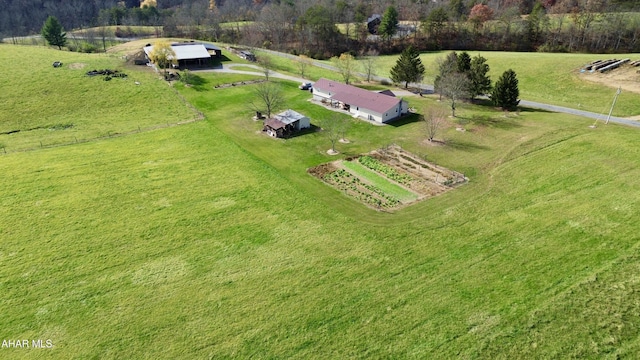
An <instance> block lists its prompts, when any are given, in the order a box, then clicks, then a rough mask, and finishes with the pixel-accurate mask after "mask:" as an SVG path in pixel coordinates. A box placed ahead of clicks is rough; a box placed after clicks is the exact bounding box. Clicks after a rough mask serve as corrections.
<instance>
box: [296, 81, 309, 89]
mask: <svg viewBox="0 0 640 360" xmlns="http://www.w3.org/2000/svg"><path fill="white" fill-rule="evenodd" d="M311 86H312V85H311V83H310V82H305V83H302V84H300V86H298V88H300V90H309V89H311Z"/></svg>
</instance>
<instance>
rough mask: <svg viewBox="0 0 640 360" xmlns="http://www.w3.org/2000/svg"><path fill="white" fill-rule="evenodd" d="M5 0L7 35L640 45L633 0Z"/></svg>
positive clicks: (333, 49) (312, 50)
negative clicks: (93, 30)
mask: <svg viewBox="0 0 640 360" xmlns="http://www.w3.org/2000/svg"><path fill="white" fill-rule="evenodd" d="M390 4H393V8H394V9H395V10H396V11H397V20H398V23H397V24H398V27H397V29H396V30H397V31H395V33H394V34H392V35H390V36H373V35H372V34H371V33H370V31H369V30H370V29H369V28H368V27H367V19H369V18H370V17H371V16H372V15H373V14H380V15H385V13H386V11H387V10H388V8H389V6H390ZM0 6H1V7H2V9H3V11H2V12H1V13H0V37H1V38H12V37H18V36H25V35H30V34H38V33H39V32H40V29H41V27H42V24H43V22H44V20H45V19H46V18H47V17H48V16H49V15H52V16H55V17H56V18H58V20H59V21H60V22H61V24H62V25H63V27H64V28H65V29H66V30H67V31H69V30H73V29H83V28H89V27H106V26H114V25H115V26H117V27H120V28H121V29H126V27H128V26H137V25H147V26H154V27H157V28H158V29H159V31H158V35H162V36H175V37H189V38H194V39H200V40H209V41H221V42H227V43H238V44H244V45H247V46H257V47H265V48H270V49H274V50H280V51H286V52H291V53H299V54H306V55H309V56H311V57H314V58H328V57H331V56H334V55H337V54H340V53H343V52H351V53H353V54H359V53H366V52H370V51H372V50H374V51H376V52H378V53H383V54H384V53H397V52H399V51H401V49H403V48H405V47H406V46H407V45H408V44H412V45H414V46H415V47H416V48H418V49H419V50H423V51H425V50H441V49H451V50H504V51H548V52H593V53H607V52H615V53H620V52H640V4H637V2H636V1H634V0H437V1H433V0H395V1H383V0H320V1H316V0H155V1H153V0H145V1H143V2H142V3H141V1H140V0H126V1H116V0H64V1H63V0H29V1H17V0H0ZM383 17H384V16H383ZM117 35H120V36H126V35H127V33H126V31H120V32H119V33H118V34H117Z"/></svg>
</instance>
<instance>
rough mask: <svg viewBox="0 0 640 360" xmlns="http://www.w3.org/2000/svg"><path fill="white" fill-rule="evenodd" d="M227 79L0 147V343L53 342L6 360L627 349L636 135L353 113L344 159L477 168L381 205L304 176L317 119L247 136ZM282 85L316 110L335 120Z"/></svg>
mask: <svg viewBox="0 0 640 360" xmlns="http://www.w3.org/2000/svg"><path fill="white" fill-rule="evenodd" d="M233 78H234V77H233V76H231V75H225V76H224V78H221V77H220V76H219V75H216V74H198V77H197V78H196V80H197V83H198V84H199V85H197V86H194V87H192V88H183V87H181V86H179V91H180V92H181V94H183V95H184V96H185V98H186V99H187V100H189V101H190V102H192V103H193V104H194V105H196V106H197V107H198V108H199V109H200V110H201V111H203V112H204V113H205V115H206V116H207V120H206V121H204V122H197V123H192V124H189V125H184V126H180V127H174V128H169V129H163V130H159V131H152V132H146V133H140V134H132V135H129V136H125V137H119V138H111V139H106V140H103V141H98V142H92V143H82V144H77V145H71V146H64V147H57V148H51V149H42V150H37V151H30V152H23V153H9V154H7V155H0V172H2V174H4V176H5V179H7V180H8V181H5V182H4V186H3V187H2V188H1V189H0V302H1V303H2V304H3V316H2V317H0V329H2V334H3V335H2V337H3V338H6V339H51V340H52V341H53V343H54V348H53V349H42V350H39V349H0V356H1V357H2V358H15V359H28V358H29V359H30V358H33V357H34V356H37V357H38V358H43V359H69V358H78V359H85V358H101V359H121V358H141V359H158V358H171V359H173V358H184V359H192V358H248V357H255V358H321V359H326V358H367V359H368V358H430V357H437V358H486V359H496V358H505V359H506V358H509V359H511V358H532V357H534V358H567V357H580V358H584V357H587V358H602V357H615V356H620V357H622V358H624V357H627V358H632V357H633V356H634V354H635V353H636V352H637V350H638V349H639V348H640V342H639V341H638V328H639V326H638V325H640V315H639V314H640V309H639V308H638V304H640V295H638V294H640V292H639V291H637V290H639V289H638V287H639V285H638V282H637V281H636V278H637V275H636V274H637V272H638V266H637V258H638V256H640V254H639V253H638V243H639V240H640V236H639V235H638V234H640V226H639V225H638V224H637V222H636V221H635V217H636V214H637V211H636V209H637V208H638V206H640V188H639V185H638V182H637V181H636V179H637V178H638V177H639V176H640V169H639V168H638V166H637V159H638V156H639V155H640V150H638V147H637V130H635V129H631V128H626V127H621V126H616V125H611V126H606V127H605V126H600V127H598V128H596V129H589V128H588V127H587V125H589V124H591V121H589V120H583V119H579V118H574V117H569V116H564V115H556V114H550V113H544V112H522V113H521V114H520V115H518V116H515V115H513V116H510V117H504V115H503V114H502V113H500V112H494V111H492V110H489V109H477V108H473V107H470V106H462V107H461V108H460V109H459V113H460V116H461V119H460V120H459V123H458V124H457V125H462V126H465V127H466V128H467V131H466V132H464V133H462V132H459V131H456V130H455V129H454V128H453V127H451V128H449V129H447V130H446V131H445V132H444V133H443V137H444V138H446V139H447V144H448V145H447V146H432V145H428V144H426V143H424V142H423V141H422V140H423V139H424V136H423V135H422V131H423V130H422V124H421V123H419V122H415V121H412V118H407V119H405V121H404V122H400V123H397V124H396V126H385V127H376V126H371V125H369V124H365V123H362V122H354V123H353V124H352V128H351V130H350V132H349V136H348V137H349V138H350V140H352V143H351V144H339V145H338V150H340V151H341V152H342V155H341V156H343V157H344V156H347V155H349V154H357V153H361V152H364V151H369V150H371V149H374V148H377V147H380V146H384V145H385V144H389V143H390V142H397V143H399V144H401V145H402V146H403V147H405V148H407V149H408V150H410V151H412V152H414V153H418V154H422V155H423V156H426V157H427V158H428V159H429V160H432V161H435V162H437V163H439V164H441V165H443V166H446V167H449V168H453V169H456V170H459V171H463V172H465V173H466V174H467V175H468V176H469V177H470V178H471V181H470V183H469V184H467V185H465V186H463V187H460V188H459V189H456V190H454V191H451V192H448V193H446V194H444V195H442V196H439V197H435V198H432V199H430V200H428V201H424V202H421V203H418V204H416V205H412V206H409V207H407V208H405V209H403V210H401V211H398V212H397V213H380V212H376V211H374V210H371V209H368V208H366V207H365V206H363V205H362V204H359V203H357V202H356V201H354V200H351V199H349V198H347V197H346V196H344V195H342V194H341V193H339V192H338V191H336V190H334V189H332V188H331V187H329V186H326V185H324V184H323V183H321V182H320V181H319V180H317V179H315V178H313V177H312V176H310V175H308V174H306V168H307V167H309V166H313V165H317V164H320V163H323V162H326V161H329V160H334V159H336V158H335V157H329V156H327V155H326V153H325V151H324V150H326V149H327V148H329V146H330V143H329V142H328V140H326V138H324V137H323V134H322V133H321V132H317V133H311V134H306V135H302V136H298V137H295V138H292V139H288V140H286V141H284V140H274V139H271V138H268V137H266V136H264V135H261V134H259V133H257V131H258V130H259V128H260V125H259V123H256V122H253V121H252V120H251V115H252V110H251V109H250V108H249V107H248V106H247V105H246V104H247V102H248V100H249V97H250V94H251V91H252V88H251V86H250V85H248V86H236V87H232V88H227V89H213V84H217V83H220V82H223V81H230V80H232V79H233ZM247 78H248V77H247V76H244V77H242V79H247ZM238 79H239V78H238ZM114 81H115V80H114ZM280 84H281V85H282V86H283V90H284V91H285V94H286V97H287V100H288V102H287V105H288V106H290V107H292V108H294V109H295V110H297V111H300V112H302V113H303V114H306V115H308V116H310V117H311V119H312V123H314V121H317V119H319V118H322V117H326V116H332V115H333V113H331V112H329V111H328V110H326V109H324V108H322V107H319V106H317V105H314V104H311V103H309V102H308V101H307V99H308V98H309V94H308V92H303V91H300V90H298V89H297V88H296V85H297V84H294V83H288V82H281V83H280ZM101 85H102V84H101ZM410 102H411V106H414V107H418V108H421V107H423V106H429V105H431V106H432V105H433V104H434V103H435V101H434V100H433V99H428V98H411V99H410ZM159 104H163V103H159ZM168 108H169V107H167V108H164V110H166V109H168ZM160 110H163V107H162V106H161V105H159V106H158V110H157V111H158V112H160ZM104 116H108V114H105V115H104Z"/></svg>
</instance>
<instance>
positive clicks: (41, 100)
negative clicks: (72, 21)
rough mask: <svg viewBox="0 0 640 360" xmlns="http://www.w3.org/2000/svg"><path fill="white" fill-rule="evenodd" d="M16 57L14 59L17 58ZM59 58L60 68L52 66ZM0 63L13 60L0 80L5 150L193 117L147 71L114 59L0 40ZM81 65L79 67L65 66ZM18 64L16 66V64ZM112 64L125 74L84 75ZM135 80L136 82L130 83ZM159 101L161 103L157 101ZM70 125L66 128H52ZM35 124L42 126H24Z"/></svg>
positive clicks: (0, 126)
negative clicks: (112, 76) (109, 77)
mask: <svg viewBox="0 0 640 360" xmlns="http://www.w3.org/2000/svg"><path fill="white" fill-rule="evenodd" d="M16 61H19V64H17V63H16ZM53 61H62V62H63V67H62V68H57V69H56V68H53V67H52V66H51V64H52V63H53ZM0 62H2V63H3V64H13V66H12V68H11V73H10V75H7V76H5V78H4V80H3V82H2V84H1V85H0V132H7V131H12V130H21V132H20V133H16V134H12V135H0V143H2V144H4V145H5V146H6V147H7V150H8V151H14V150H17V149H21V148H31V147H36V146H40V142H42V143H43V144H44V145H50V144H56V143H66V142H73V141H75V139H76V138H77V139H78V140H83V139H91V138H96V137H100V136H107V135H108V134H109V133H116V132H128V131H134V130H137V129H138V127H139V126H140V127H141V128H145V127H151V126H155V125H162V124H165V125H166V124H167V123H168V122H170V123H175V122H178V121H185V120H191V119H194V118H195V116H196V114H195V112H194V111H193V110H191V109H189V108H188V107H187V106H186V105H185V104H184V102H182V101H181V100H180V99H179V98H178V97H177V96H176V95H175V93H174V92H173V91H172V90H171V89H170V88H169V87H168V86H167V84H166V82H164V81H162V80H158V78H157V76H156V75H155V74H154V73H153V72H151V71H150V70H147V71H139V69H135V68H128V67H126V66H124V65H123V64H122V61H121V60H120V59H118V58H115V57H112V56H106V55H103V54H101V55H98V54H92V55H89V54H78V53H70V52H64V51H57V50H53V49H47V48H40V47H26V46H14V45H0ZM74 63H76V64H77V63H81V64H85V66H84V68H82V69H73V68H71V67H70V66H69V65H71V64H74ZM18 65H19V66H18ZM104 68H110V69H117V70H120V71H123V72H125V73H128V75H129V77H128V78H127V79H113V80H111V81H103V79H102V77H101V76H96V77H88V76H86V75H85V73H86V72H87V71H89V70H93V69H104ZM135 81H138V82H140V83H141V85H135V84H134V82H135ZM157 103H162V106H160V107H159V106H157ZM69 124H72V125H73V127H72V128H69V129H66V130H53V129H56V128H58V129H59V128H61V127H64V126H65V125H69ZM36 127H42V128H41V129H37V130H32V131H27V130H29V129H33V128H36Z"/></svg>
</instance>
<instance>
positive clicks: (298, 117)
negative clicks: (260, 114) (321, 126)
mask: <svg viewBox="0 0 640 360" xmlns="http://www.w3.org/2000/svg"><path fill="white" fill-rule="evenodd" d="M310 127H311V120H309V118H308V117H306V116H304V115H302V114H300V113H299V112H297V111H293V110H291V109H289V110H286V111H283V112H281V113H279V114H277V115H274V116H273V117H272V118H270V119H267V120H265V122H264V127H263V129H262V130H263V131H265V132H266V133H267V134H269V135H270V136H273V137H286V136H289V135H291V134H293V133H294V132H296V131H300V130H302V129H307V128H310Z"/></svg>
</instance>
